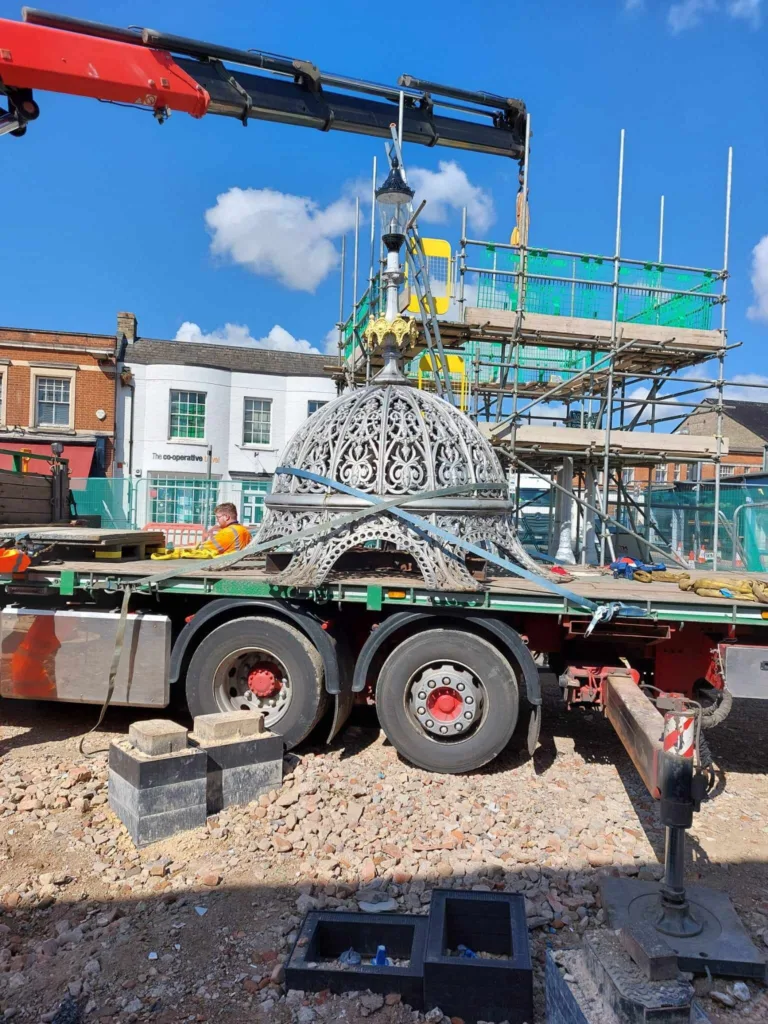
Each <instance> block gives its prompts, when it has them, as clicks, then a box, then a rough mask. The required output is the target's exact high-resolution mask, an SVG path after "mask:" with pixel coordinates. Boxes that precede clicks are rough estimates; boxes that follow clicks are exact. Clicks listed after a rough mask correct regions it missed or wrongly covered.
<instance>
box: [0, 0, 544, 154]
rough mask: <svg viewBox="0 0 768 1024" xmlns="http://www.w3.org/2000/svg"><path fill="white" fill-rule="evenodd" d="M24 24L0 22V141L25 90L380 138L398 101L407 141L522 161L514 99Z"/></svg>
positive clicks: (36, 17) (26, 13) (156, 36)
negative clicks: (2, 105)
mask: <svg viewBox="0 0 768 1024" xmlns="http://www.w3.org/2000/svg"><path fill="white" fill-rule="evenodd" d="M22 18H23V21H20V22H19V21H8V20H5V19H0V93H2V94H5V96H6V97H7V99H8V108H9V109H8V111H7V112H4V111H0V135H2V134H11V135H16V136H19V135H23V134H24V133H25V131H26V128H27V124H28V122H30V121H33V120H35V119H36V117H37V116H38V114H39V108H38V105H37V102H36V101H35V99H34V97H33V90H41V91H46V90H47V91H50V92H59V93H66V94H69V95H74V96H88V97H91V98H94V99H99V100H103V101H107V102H114V103H124V104H130V105H131V106H139V107H143V108H146V109H150V110H151V111H152V112H153V113H154V114H155V116H156V117H157V119H158V120H159V121H161V122H162V121H164V120H165V119H166V118H167V116H168V114H169V113H170V112H171V111H181V112H183V113H188V114H191V115H192V116H193V117H202V116H203V115H205V114H220V115H223V116H225V117H236V118H238V119H239V120H241V121H242V122H243V124H247V122H248V121H249V120H250V119H261V120H265V121H277V122H282V123H284V124H295V125H299V126H303V127H308V128H317V129H319V130H321V131H346V132H353V133H357V134H361V135H372V136H378V137H381V138H389V137H390V127H389V126H390V124H391V123H392V121H393V119H394V117H395V111H394V110H393V104H398V105H399V104H400V102H401V99H402V105H403V113H402V117H403V141H405V142H415V143H419V144H421V145H426V146H449V147H452V148H456V149H466V150H472V151H474V152H478V153H491V154H494V155H497V156H508V157H512V159H514V160H522V159H523V157H524V154H525V127H526V118H527V113H526V108H525V104H524V103H523V102H522V100H517V99H512V98H509V97H504V96H497V95H494V94H491V93H487V92H472V91H468V90H465V89H459V88H455V87H453V86H443V85H438V84H436V83H434V82H427V81H423V80H421V79H418V78H414V77H413V76H410V75H402V76H401V77H400V79H399V82H398V85H396V86H388V85H379V84H377V83H373V82H366V81H363V80H360V79H355V78H347V77H345V76H343V75H334V74H328V73H326V72H323V71H321V70H320V69H319V68H318V67H317V66H316V65H315V64H313V63H311V62H310V61H305V60H297V59H294V58H291V57H284V56H280V55H278V54H273V53H266V52H263V51H259V50H239V49H235V48H232V47H229V46H218V45H216V44H213V43H206V42H201V41H199V40H194V39H187V38H184V37H182V36H176V35H169V34H166V33H163V32H157V31H155V30H154V29H147V28H143V29H142V28H138V29H134V28H118V27H114V26H111V25H102V24H100V23H98V22H93V21H85V20H83V19H80V18H72V17H69V16H67V15H62V14H51V13H48V12H46V11H38V10H35V9H32V8H29V7H25V8H23V9H22ZM172 54H173V55H174V56H172ZM224 62H226V63H227V64H230V65H237V68H236V69H233V68H231V67H225V66H224ZM243 69H247V70H243ZM264 72H267V73H266V74H264ZM436 108H440V110H441V113H436ZM443 111H446V112H443ZM457 114H459V115H462V116H456V115H457Z"/></svg>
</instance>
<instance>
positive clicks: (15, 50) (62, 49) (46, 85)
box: [0, 19, 210, 117]
mask: <svg viewBox="0 0 768 1024" xmlns="http://www.w3.org/2000/svg"><path fill="white" fill-rule="evenodd" d="M0 81H2V84H3V85H4V86H6V87H8V88H9V89H43V90H48V91H49V92H61V93H68V94H69V95H71V96H89V97H91V98H92V99H97V100H111V101H113V102H116V103H131V104H137V105H139V106H142V107H150V108H152V109H153V110H156V111H160V110H163V109H164V108H169V109H171V110H181V111H183V112H184V113H186V114H191V115H192V117H202V116H203V114H205V113H206V111H207V110H208V103H209V101H210V96H209V95H208V93H207V92H206V90H205V89H204V88H203V87H202V86H201V85H199V84H198V83H197V82H196V81H195V80H194V79H193V78H191V77H190V76H189V75H188V74H187V72H186V71H184V70H183V68H180V67H179V65H178V64H177V63H176V62H175V61H174V59H173V57H171V55H170V54H169V53H168V52H166V51H165V50H153V49H151V48H149V47H146V46H136V45H132V44H131V43H122V42H116V41H114V40H112V39H99V38H96V37H95V36H87V35H79V34H77V33H75V32H62V31H59V30H58V29H55V28H46V27H44V26H42V25H30V24H27V23H26V22H19V21H6V20H5V19H0Z"/></svg>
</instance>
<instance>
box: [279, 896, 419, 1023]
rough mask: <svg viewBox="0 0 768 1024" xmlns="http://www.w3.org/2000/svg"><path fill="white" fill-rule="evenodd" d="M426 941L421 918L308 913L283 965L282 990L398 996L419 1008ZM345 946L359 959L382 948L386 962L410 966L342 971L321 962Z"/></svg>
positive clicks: (366, 967)
mask: <svg viewBox="0 0 768 1024" xmlns="http://www.w3.org/2000/svg"><path fill="white" fill-rule="evenodd" d="M426 937H427V919H426V918H424V917H411V916H409V915H407V914H364V913H334V912H332V911H314V910H313V911H310V913H308V914H307V916H306V918H305V919H304V923H303V924H302V926H301V931H300V932H299V936H298V938H297V940H296V944H295V945H294V947H293V950H292V951H291V955H290V958H289V960H288V963H287V964H286V965H285V983H286V986H287V987H288V988H293V989H302V990H303V991H304V992H322V991H324V990H326V989H329V990H330V991H331V992H337V993H338V992H351V991H363V990H365V989H370V990H371V992H379V993H381V994H382V995H386V994H387V993H388V992H399V993H400V995H401V997H402V1000H403V1002H404V1003H407V1004H408V1005H409V1006H412V1007H414V1008H415V1009H417V1010H418V1009H421V1008H422V1007H423V1005H424V992H423V973H424V944H425V942H426ZM350 946H351V947H352V948H354V949H356V950H357V952H358V953H359V954H360V955H361V956H362V957H372V956H374V955H375V953H376V949H377V947H378V946H386V949H387V955H388V956H389V957H391V958H394V959H398V960H409V961H410V963H409V966H408V967H395V966H392V967H375V966H371V965H369V964H360V965H359V966H350V967H346V968H344V967H342V966H341V965H336V964H333V963H331V964H328V963H323V961H324V960H325V961H327V960H329V959H330V960H335V959H336V958H337V957H338V956H339V955H340V954H341V953H343V952H344V951H345V950H347V949H349V948H350Z"/></svg>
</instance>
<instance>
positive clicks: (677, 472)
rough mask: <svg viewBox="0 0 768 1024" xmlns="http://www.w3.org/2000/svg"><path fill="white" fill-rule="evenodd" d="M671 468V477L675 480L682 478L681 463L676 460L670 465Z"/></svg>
mask: <svg viewBox="0 0 768 1024" xmlns="http://www.w3.org/2000/svg"><path fill="white" fill-rule="evenodd" d="M672 470H673V479H674V480H675V481H679V480H682V479H683V467H682V465H681V463H679V462H676V463H675V464H674V466H673V467H672Z"/></svg>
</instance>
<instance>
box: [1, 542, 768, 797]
mask: <svg viewBox="0 0 768 1024" xmlns="http://www.w3.org/2000/svg"><path fill="white" fill-rule="evenodd" d="M182 564H183V563H179V565H180V566H181V565H182ZM159 569H163V570H164V572H163V573H161V574H160V575H161V576H162V579H159V581H158V582H157V583H156V584H153V582H152V577H153V574H154V575H155V577H158V570H159ZM486 571H487V569H486ZM139 581H141V583H140V585H139ZM147 581H149V582H147ZM569 588H570V590H569V594H570V596H569V595H563V596H558V595H557V594H556V593H552V592H550V591H545V590H543V589H542V588H541V587H540V586H538V585H537V584H536V583H535V582H532V581H529V580H522V579H516V578H514V577H511V576H506V575H503V574H498V575H489V576H488V577H487V579H486V581H485V585H484V589H483V590H481V591H478V592H471V593H446V592H442V591H440V592H438V591H432V590H429V589H428V588H425V587H424V585H423V583H422V582H421V580H420V577H417V576H414V575H410V574H408V573H404V572H399V571H397V570H392V569H387V568H386V567H385V568H377V569H368V570H366V569H362V570H351V571H349V570H339V571H337V572H335V573H334V574H333V575H332V576H331V577H329V580H328V581H327V582H326V583H325V584H324V585H323V586H322V587H318V588H314V589H313V588H296V587H286V586H280V585H278V584H277V583H276V581H275V576H274V575H273V574H271V573H270V572H269V571H268V568H267V565H266V563H265V561H264V559H263V558H257V557H253V556H249V557H246V558H244V559H243V560H241V561H239V562H238V563H237V564H235V565H228V566H226V567H224V568H223V569H220V570H219V569H217V566H216V562H215V560H214V561H212V562H205V563H195V564H194V565H192V566H190V565H189V563H187V564H186V565H185V566H184V568H183V569H179V570H178V572H175V571H174V570H173V569H171V570H170V572H169V570H168V565H167V563H158V562H156V561H151V560H149V559H148V558H142V559H137V560H134V561H122V562H117V563H105V562H104V561H99V560H97V559H95V558H93V557H90V558H82V557H81V558H79V559H72V558H64V559H62V560H60V561H56V562H51V563H49V564H38V565H32V566H30V567H29V568H28V569H27V570H26V571H25V572H24V573H23V574H20V575H15V576H13V575H5V576H0V633H1V645H2V654H1V657H0V695H1V696H2V697H3V698H16V699H25V698H26V699H44V700H57V701H80V702H91V703H94V704H102V703H103V702H104V701H105V699H106V696H107V678H108V675H109V668H110V664H111V662H112V659H113V656H114V653H115V645H116V640H117V637H118V631H119V624H120V619H121V609H122V610H123V611H124V612H125V627H126V628H125V636H124V640H123V642H122V645H121V646H122V650H121V654H120V664H119V668H118V670H117V672H116V676H115V680H114V686H113V689H112V692H111V694H110V702H111V703H112V704H115V705H128V706H141V707H145V708H153V707H156V708H163V707H166V706H168V705H169V704H170V703H171V701H172V700H173V698H174V695H176V694H183V696H184V698H185V699H186V703H187V705H188V707H189V710H190V712H191V713H192V714H193V715H196V714H205V713H212V712H216V711H227V710H236V709H241V710H253V711H260V712H262V713H263V714H264V716H265V722H266V725H267V727H268V728H270V729H273V730H274V731H276V732H278V733H279V734H281V735H283V737H284V738H285V743H286V746H287V747H288V748H292V747H295V746H297V745H298V744H300V743H302V742H303V741H304V740H305V739H307V737H308V736H309V735H310V733H312V732H313V731H314V730H315V729H316V727H318V725H319V724H320V722H321V720H322V721H323V722H324V723H325V727H327V731H326V736H328V737H329V738H332V737H333V736H335V735H336V733H337V732H338V731H339V729H340V728H341V726H342V725H343V723H344V721H345V720H346V718H347V716H348V715H349V713H350V710H351V708H352V707H353V705H354V703H355V702H356V701H358V702H367V703H370V704H375V707H376V712H377V714H378V717H379V720H380V722H381V725H382V727H383V729H384V731H385V733H386V735H387V737H388V738H389V740H390V741H391V742H392V744H393V745H394V746H395V747H396V748H397V750H398V752H399V753H400V754H401V755H402V756H403V757H404V758H406V759H407V760H408V761H410V762H412V763H414V764H416V765H419V766H420V767H422V768H425V769H427V770H432V771H438V772H451V773H453V772H465V771H469V770H472V769H475V768H478V767H479V766H480V765H482V764H486V763H488V762H489V761H491V760H493V758H494V757H496V756H497V755H498V754H499V753H500V752H501V750H503V749H504V748H505V747H506V746H507V745H508V744H509V743H510V741H514V742H518V741H519V742H520V743H521V744H522V745H523V746H527V747H528V749H529V751H530V752H531V753H532V752H533V749H534V747H535V744H536V742H537V739H538V735H539V730H540V728H541V727H542V720H541V692H540V672H539V669H540V667H541V666H542V665H543V664H548V666H549V668H551V669H552V670H553V671H554V672H555V673H556V675H557V676H558V677H559V679H560V685H561V688H562V693H563V698H564V699H565V701H566V702H567V704H568V706H569V707H575V706H577V705H587V706H589V707H591V708H593V709H596V710H602V711H604V712H605V713H606V714H607V715H608V717H609V718H610V719H611V721H613V722H614V725H616V726H617V728H619V731H620V733H622V739H624V741H625V743H628V745H629V746H630V753H631V754H633V757H635V759H636V763H637V758H636V754H637V751H634V750H633V749H631V745H632V744H633V743H634V742H635V741H636V740H637V736H636V735H635V733H636V728H635V727H636V726H637V725H638V723H637V722H635V721H634V718H633V715H634V713H630V712H629V711H627V708H626V707H623V706H622V707H621V708H619V709H618V710H617V707H616V700H617V696H616V692H615V689H616V686H619V689H621V691H622V693H623V694H624V697H622V699H621V702H620V703H621V704H622V705H624V704H625V703H626V700H625V698H627V699H629V700H630V703H632V701H634V702H637V700H641V702H650V703H651V704H652V703H653V702H654V701H655V700H656V699H657V698H658V695H659V694H661V695H669V694H677V695H682V696H685V697H688V698H694V699H698V700H700V701H701V702H702V703H703V705H704V706H705V716H706V715H707V714H709V715H710V716H719V717H723V716H724V714H725V713H727V707H728V706H729V704H730V701H731V699H732V697H733V696H734V695H735V696H743V697H752V698H765V697H766V696H768V685H766V682H768V608H767V607H766V606H765V605H762V604H759V603H755V602H747V601H742V600H739V599H737V598H733V599H730V598H727V599H715V598H706V597H701V596H698V595H696V594H695V593H693V592H692V591H682V590H680V589H679V588H678V587H677V586H676V585H674V584H670V583H655V582H651V583H639V582H636V581H628V580H619V579H614V578H613V577H612V576H610V575H601V574H599V573H597V572H595V573H594V574H592V575H589V576H587V577H585V578H581V579H578V578H577V579H576V580H575V581H571V582H570V583H569ZM126 591H128V592H129V595H130V597H129V601H130V603H128V602H126V601H125V600H124V595H125V592H126ZM574 594H575V595H583V596H586V597H588V598H589V599H590V600H591V601H592V602H594V603H595V604H597V606H598V608H602V609H603V610H604V614H602V615H595V614H594V613H592V612H591V611H585V609H584V607H580V606H577V605H574V603H573V601H572V597H573V595H574ZM616 602H623V603H624V605H623V614H622V615H621V616H620V617H611V616H610V613H609V610H610V609H611V607H612V606H614V605H615V603H616ZM627 606H629V607H630V609H631V610H632V611H633V616H628V615H627V614H626V612H627ZM605 612H608V614H605ZM617 680H618V681H619V682H618V683H617ZM619 683H620V685H619ZM633 694H634V696H633ZM612 707H613V711H612V710H611V709H612ZM627 715H629V718H630V719H632V721H631V722H630V725H629V726H627V722H626V721H624V725H623V726H621V722H620V720H621V719H622V718H623V719H625V720H626V719H627ZM614 719H615V720H614ZM544 728H546V724H544ZM641 731H642V730H641ZM625 734H626V735H625ZM633 735H635V739H634V740H633V739H632V737H633ZM649 771H650V768H649ZM646 781H647V780H646Z"/></svg>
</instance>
